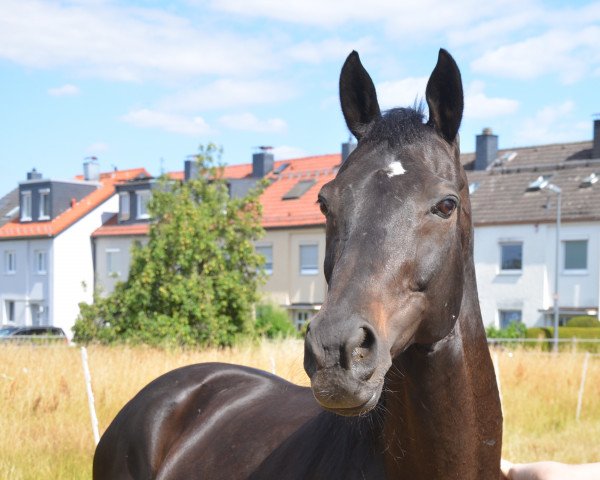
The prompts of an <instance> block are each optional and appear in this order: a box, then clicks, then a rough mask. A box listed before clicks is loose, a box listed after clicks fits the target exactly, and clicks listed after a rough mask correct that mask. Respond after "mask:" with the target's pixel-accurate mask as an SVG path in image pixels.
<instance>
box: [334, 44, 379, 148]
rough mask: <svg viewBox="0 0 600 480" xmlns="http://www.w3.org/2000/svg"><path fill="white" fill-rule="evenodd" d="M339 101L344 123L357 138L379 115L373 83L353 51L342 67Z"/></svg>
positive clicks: (358, 138)
mask: <svg viewBox="0 0 600 480" xmlns="http://www.w3.org/2000/svg"><path fill="white" fill-rule="evenodd" d="M340 101H341V104H342V112H343V114H344V119H345V120H346V125H348V128H349V129H350V131H351V132H352V134H353V135H354V136H355V137H356V139H357V140H360V139H361V137H362V136H363V135H364V133H365V131H366V128H367V126H368V125H369V124H370V123H371V122H372V121H373V120H375V119H376V118H379V117H381V111H380V110H379V103H378V102H377V93H376V92H375V85H373V80H371V77H370V76H369V74H368V73H367V71H366V70H365V68H364V67H363V66H362V63H360V58H359V56H358V53H357V52H355V51H352V53H351V54H350V55H348V58H347V59H346V61H345V62H344V66H343V67H342V73H341V74H340Z"/></svg>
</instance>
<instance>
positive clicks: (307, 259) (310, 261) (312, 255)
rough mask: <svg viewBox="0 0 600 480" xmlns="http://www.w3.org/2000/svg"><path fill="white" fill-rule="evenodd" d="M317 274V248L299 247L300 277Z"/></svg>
mask: <svg viewBox="0 0 600 480" xmlns="http://www.w3.org/2000/svg"><path fill="white" fill-rule="evenodd" d="M318 273H319V246H318V245H316V244H315V245H300V275H317V274H318Z"/></svg>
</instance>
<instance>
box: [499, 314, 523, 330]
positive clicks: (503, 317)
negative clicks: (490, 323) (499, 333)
mask: <svg viewBox="0 0 600 480" xmlns="http://www.w3.org/2000/svg"><path fill="white" fill-rule="evenodd" d="M498 316H499V317H500V328H506V327H508V326H509V325H510V324H511V323H519V322H521V317H522V315H521V310H499V311H498Z"/></svg>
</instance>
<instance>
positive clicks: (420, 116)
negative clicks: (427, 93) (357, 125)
mask: <svg viewBox="0 0 600 480" xmlns="http://www.w3.org/2000/svg"><path fill="white" fill-rule="evenodd" d="M424 110H425V107H424V105H423V102H419V103H415V106H414V107H408V108H392V109H390V110H386V111H385V112H383V115H382V116H381V117H380V118H378V119H377V120H376V121H375V122H373V124H372V125H370V128H369V130H368V131H367V133H366V135H365V136H364V140H365V141H366V142H369V143H371V142H373V143H379V142H387V143H388V145H389V146H390V147H396V146H398V145H406V144H410V143H413V142H415V141H418V140H421V139H422V138H423V137H424V135H425V132H426V131H427V130H428V129H427V125H426V124H425V122H424V119H425V113H424Z"/></svg>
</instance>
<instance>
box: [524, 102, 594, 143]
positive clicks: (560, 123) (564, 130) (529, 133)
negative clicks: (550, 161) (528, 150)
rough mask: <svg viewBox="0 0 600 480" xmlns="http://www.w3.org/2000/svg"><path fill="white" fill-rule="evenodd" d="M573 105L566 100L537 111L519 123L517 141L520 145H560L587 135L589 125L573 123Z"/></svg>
mask: <svg viewBox="0 0 600 480" xmlns="http://www.w3.org/2000/svg"><path fill="white" fill-rule="evenodd" d="M574 109H575V104H574V103H573V102H572V101H570V100H567V101H565V102H563V103H560V104H556V105H549V106H547V107H544V108H542V109H541V110H539V111H538V112H537V113H536V114H535V115H534V116H533V117H530V118H526V119H524V120H523V121H522V122H521V125H520V126H519V128H518V130H517V132H518V133H517V141H518V142H519V143H520V144H522V145H532V144H544V143H560V142H567V141H573V140H580V139H582V138H586V137H587V136H588V135H589V129H590V125H589V123H583V122H576V121H574V118H573V115H571V114H572V113H573V111H574Z"/></svg>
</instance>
